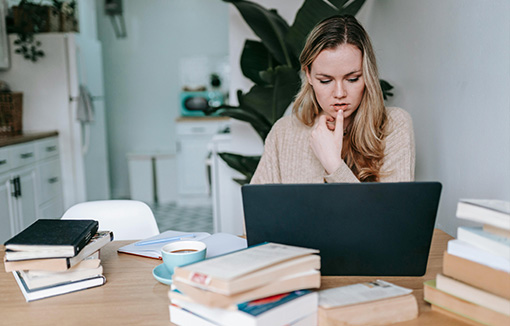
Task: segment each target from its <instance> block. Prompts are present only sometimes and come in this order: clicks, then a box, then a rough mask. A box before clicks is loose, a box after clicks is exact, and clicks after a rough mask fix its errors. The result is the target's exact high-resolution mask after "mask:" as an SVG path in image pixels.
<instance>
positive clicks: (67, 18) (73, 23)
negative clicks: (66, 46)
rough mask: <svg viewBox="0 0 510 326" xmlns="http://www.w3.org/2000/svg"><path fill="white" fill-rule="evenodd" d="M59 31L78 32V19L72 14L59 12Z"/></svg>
mask: <svg viewBox="0 0 510 326" xmlns="http://www.w3.org/2000/svg"><path fill="white" fill-rule="evenodd" d="M60 31H61V32H78V21H77V20H76V19H75V18H74V16H73V15H68V14H64V13H60Z"/></svg>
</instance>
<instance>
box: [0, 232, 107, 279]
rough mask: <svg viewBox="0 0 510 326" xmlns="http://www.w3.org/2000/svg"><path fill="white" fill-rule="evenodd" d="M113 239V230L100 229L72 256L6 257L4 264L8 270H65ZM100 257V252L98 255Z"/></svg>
mask: <svg viewBox="0 0 510 326" xmlns="http://www.w3.org/2000/svg"><path fill="white" fill-rule="evenodd" d="M112 240H113V232H111V231H99V232H97V233H96V234H95V235H94V236H93V237H92V239H90V241H89V242H88V243H87V245H85V247H84V248H83V249H82V250H81V251H80V252H79V253H78V254H77V255H76V256H74V257H71V258H46V259H28V260H13V261H10V260H7V259H6V257H4V266H5V271H6V272H12V271H20V270H42V271H65V270H67V269H69V268H71V267H73V266H75V265H76V264H78V263H79V262H81V261H82V260H83V259H85V258H86V257H89V256H90V255H92V254H94V253H95V252H97V251H98V250H99V249H101V248H102V247H103V246H105V245H106V244H108V243H109V242H110V241H112ZM96 258H99V254H97V257H96Z"/></svg>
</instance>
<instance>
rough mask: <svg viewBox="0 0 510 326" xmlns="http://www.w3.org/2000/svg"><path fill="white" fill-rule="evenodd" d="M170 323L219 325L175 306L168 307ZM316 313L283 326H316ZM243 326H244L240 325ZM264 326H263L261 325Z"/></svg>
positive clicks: (188, 325)
mask: <svg viewBox="0 0 510 326" xmlns="http://www.w3.org/2000/svg"><path fill="white" fill-rule="evenodd" d="M169 310H170V321H171V322H172V323H174V324H175V325H179V326H218V325H219V324H216V323H213V322H212V321H210V320H207V319H205V318H202V317H201V316H199V315H197V314H194V313H193V312H191V311H189V310H186V309H183V308H181V307H179V306H176V305H170V306H169ZM317 320H318V316H317V312H314V313H312V314H309V315H308V316H306V317H303V318H300V319H298V320H296V321H294V322H292V323H290V324H286V325H285V326H317ZM242 326H244V325H242ZM261 326H265V325H261Z"/></svg>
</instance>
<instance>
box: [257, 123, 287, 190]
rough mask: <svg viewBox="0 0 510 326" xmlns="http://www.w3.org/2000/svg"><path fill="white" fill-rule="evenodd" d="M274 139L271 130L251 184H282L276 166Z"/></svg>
mask: <svg viewBox="0 0 510 326" xmlns="http://www.w3.org/2000/svg"><path fill="white" fill-rule="evenodd" d="M276 138H277V137H276V130H275V128H273V129H271V131H270V132H269V134H268V135H267V137H266V141H265V144H264V153H263V154H262V158H261V159H260V162H259V165H258V166H257V169H256V170H255V174H254V175H253V178H252V179H251V182H250V183H251V184H264V183H281V182H282V180H281V174H280V166H279V164H278V148H277V147H278V146H277V141H276Z"/></svg>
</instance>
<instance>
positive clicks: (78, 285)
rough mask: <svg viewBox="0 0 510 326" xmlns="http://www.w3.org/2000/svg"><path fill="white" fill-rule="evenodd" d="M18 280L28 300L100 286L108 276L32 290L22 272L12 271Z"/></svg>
mask: <svg viewBox="0 0 510 326" xmlns="http://www.w3.org/2000/svg"><path fill="white" fill-rule="evenodd" d="M12 274H13V275H14V278H15V279H16V282H18V286H19V288H20V290H21V292H22V293H23V296H24V297H25V300H26V301H27V302H29V301H34V300H39V299H44V298H48V297H53V296H57V295H61V294H65V293H70V292H76V291H80V290H84V289H88V288H92V287H96V286H100V285H103V284H105V282H106V278H105V277H104V276H103V275H99V276H96V277H93V278H89V279H85V280H81V281H77V282H69V283H64V284H59V285H56V286H49V287H44V288H40V289H35V290H30V289H29V288H28V287H27V285H26V283H25V281H24V279H23V277H22V276H21V274H20V272H18V271H16V272H12Z"/></svg>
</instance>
